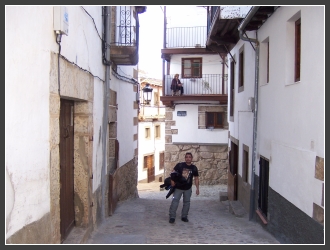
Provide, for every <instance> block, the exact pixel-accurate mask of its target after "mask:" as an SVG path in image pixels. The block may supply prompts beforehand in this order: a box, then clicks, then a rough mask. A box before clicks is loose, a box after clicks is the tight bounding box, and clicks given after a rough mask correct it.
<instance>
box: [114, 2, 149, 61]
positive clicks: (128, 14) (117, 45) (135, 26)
mask: <svg viewBox="0 0 330 250" xmlns="http://www.w3.org/2000/svg"><path fill="white" fill-rule="evenodd" d="M145 10H146V7H144V6H136V7H134V6H116V7H112V16H113V17H114V18H113V19H112V23H111V30H112V32H111V43H110V59H111V61H112V62H113V63H115V64H116V65H136V64H138V62H139V15H138V14H140V13H143V12H145Z"/></svg>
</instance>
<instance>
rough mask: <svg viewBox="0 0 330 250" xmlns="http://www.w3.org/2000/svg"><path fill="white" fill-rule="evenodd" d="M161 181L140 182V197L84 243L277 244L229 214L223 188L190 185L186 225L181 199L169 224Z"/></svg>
mask: <svg viewBox="0 0 330 250" xmlns="http://www.w3.org/2000/svg"><path fill="white" fill-rule="evenodd" d="M160 184H162V183H160V182H152V183H139V184H138V192H139V198H136V199H130V200H127V201H124V202H120V203H118V205H117V208H116V210H115V213H114V214H113V215H112V216H110V217H108V218H107V219H106V220H105V222H104V223H103V224H102V225H101V226H100V227H99V228H97V229H95V230H94V232H93V233H92V234H91V237H90V238H89V239H88V240H87V242H86V243H87V244H280V243H279V242H278V241H277V240H276V239H275V238H274V237H273V236H272V235H271V234H269V233H268V232H267V231H266V230H265V229H263V228H262V226H261V225H259V224H257V223H256V222H254V221H249V220H248V214H247V213H245V214H244V215H243V216H241V217H237V216H235V215H234V214H233V213H231V212H230V211H229V203H228V201H220V198H219V194H220V193H219V192H220V191H226V188H227V187H226V185H216V186H200V195H199V196H196V194H195V192H194V191H195V189H194V186H193V195H192V198H191V205H190V212H189V216H188V218H189V222H183V221H181V219H180V212H181V208H182V200H181V201H180V205H179V208H178V210H177V218H176V221H175V223H174V224H170V223H169V222H168V219H169V218H168V209H169V206H170V202H171V197H172V196H171V197H170V198H168V199H166V198H165V196H166V194H167V190H161V189H160V187H159V185H160Z"/></svg>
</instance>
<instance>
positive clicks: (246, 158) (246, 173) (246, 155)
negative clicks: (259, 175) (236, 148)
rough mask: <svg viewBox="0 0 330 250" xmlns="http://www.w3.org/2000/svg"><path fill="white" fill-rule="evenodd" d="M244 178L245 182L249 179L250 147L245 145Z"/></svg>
mask: <svg viewBox="0 0 330 250" xmlns="http://www.w3.org/2000/svg"><path fill="white" fill-rule="evenodd" d="M242 163H243V165H242V170H243V171H242V179H243V181H244V182H246V183H247V182H248V180H249V148H248V147H247V146H246V145H243V161H242Z"/></svg>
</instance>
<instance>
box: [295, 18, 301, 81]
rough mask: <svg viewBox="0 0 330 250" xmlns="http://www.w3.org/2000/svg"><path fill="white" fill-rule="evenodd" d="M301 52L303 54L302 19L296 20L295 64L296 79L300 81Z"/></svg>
mask: <svg viewBox="0 0 330 250" xmlns="http://www.w3.org/2000/svg"><path fill="white" fill-rule="evenodd" d="M300 54H301V19H300V18H299V19H298V20H297V21H296V22H295V64H294V66H295V67H294V72H295V74H294V80H295V82H298V81H300Z"/></svg>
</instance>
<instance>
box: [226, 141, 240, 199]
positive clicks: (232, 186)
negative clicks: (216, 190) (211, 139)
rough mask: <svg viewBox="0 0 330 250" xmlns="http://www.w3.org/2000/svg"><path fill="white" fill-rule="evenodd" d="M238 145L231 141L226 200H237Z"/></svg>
mask: <svg viewBox="0 0 330 250" xmlns="http://www.w3.org/2000/svg"><path fill="white" fill-rule="evenodd" d="M237 169H238V145H237V144H235V143H234V142H233V141H231V144H230V152H229V171H228V200H231V201H235V200H237V186H238V183H237Z"/></svg>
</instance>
